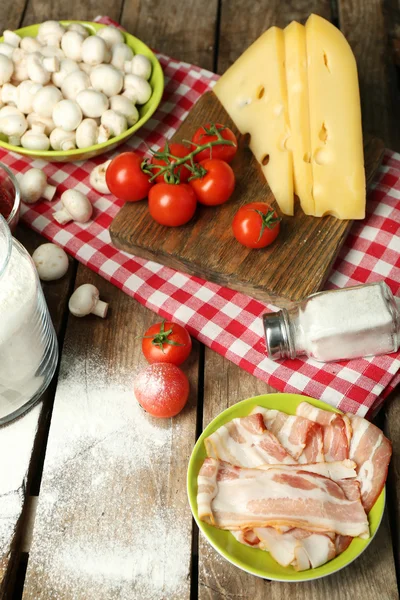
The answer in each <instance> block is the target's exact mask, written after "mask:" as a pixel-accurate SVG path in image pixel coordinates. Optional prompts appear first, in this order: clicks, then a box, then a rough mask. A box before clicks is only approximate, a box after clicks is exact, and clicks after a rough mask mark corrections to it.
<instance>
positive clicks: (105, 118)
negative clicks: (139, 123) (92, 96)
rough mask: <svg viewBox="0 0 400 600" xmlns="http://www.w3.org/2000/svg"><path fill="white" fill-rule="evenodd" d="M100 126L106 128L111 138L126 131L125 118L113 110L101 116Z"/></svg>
mask: <svg viewBox="0 0 400 600" xmlns="http://www.w3.org/2000/svg"><path fill="white" fill-rule="evenodd" d="M101 124H102V125H104V126H105V127H107V129H108V130H109V131H110V133H111V135H112V136H113V137H114V136H117V135H121V134H122V133H124V131H126V130H127V129H128V122H127V120H126V117H124V115H121V114H120V113H117V112H115V111H113V110H106V111H105V112H104V113H103V114H102V115H101Z"/></svg>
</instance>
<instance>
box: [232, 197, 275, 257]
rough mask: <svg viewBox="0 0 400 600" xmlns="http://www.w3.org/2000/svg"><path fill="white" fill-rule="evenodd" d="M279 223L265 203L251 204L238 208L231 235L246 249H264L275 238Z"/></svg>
mask: <svg viewBox="0 0 400 600" xmlns="http://www.w3.org/2000/svg"><path fill="white" fill-rule="evenodd" d="M280 221H281V219H280V218H279V217H278V215H277V214H276V212H275V211H274V210H273V209H272V208H271V207H270V206H269V205H268V204H265V202H251V203H250V204H245V205H244V206H242V207H241V208H239V210H238V212H237V213H236V215H235V216H234V219H233V223H232V229H233V235H234V236H235V238H236V239H237V241H238V242H240V243H241V244H243V246H247V248H265V246H269V245H270V244H272V242H273V241H274V240H275V238H276V237H277V235H278V233H279V230H280Z"/></svg>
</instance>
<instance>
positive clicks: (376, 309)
mask: <svg viewBox="0 0 400 600" xmlns="http://www.w3.org/2000/svg"><path fill="white" fill-rule="evenodd" d="M263 323H264V330H265V340H266V345H267V352H268V356H269V358H271V359H272V360H278V359H280V358H295V357H296V356H299V355H302V354H305V355H307V356H308V357H310V358H314V359H315V360H317V361H321V362H330V361H337V360H343V359H349V358H357V357H361V356H374V355H377V354H389V353H391V352H396V350H397V349H398V347H399V342H400V339H399V338H400V299H398V298H396V299H395V298H394V296H393V294H392V292H391V290H390V288H389V287H388V286H387V285H386V283H384V282H383V281H379V282H377V283H371V284H366V285H359V286H356V287H348V288H342V289H337V290H329V291H327V292H319V293H317V294H313V295H312V296H309V297H308V298H306V299H305V300H302V301H301V302H299V303H298V304H297V305H296V306H295V307H294V308H292V309H285V308H284V309H282V310H280V311H278V312H276V313H269V314H265V315H263Z"/></svg>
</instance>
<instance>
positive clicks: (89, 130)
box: [76, 119, 99, 148]
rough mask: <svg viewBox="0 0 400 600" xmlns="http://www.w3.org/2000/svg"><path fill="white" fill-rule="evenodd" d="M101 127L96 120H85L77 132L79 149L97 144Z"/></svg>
mask: <svg viewBox="0 0 400 600" xmlns="http://www.w3.org/2000/svg"><path fill="white" fill-rule="evenodd" d="M98 135H99V126H98V125H97V123H96V121H95V120H94V119H83V121H82V123H81V124H80V125H79V127H78V129H77V130H76V146H77V148H87V147H88V146H94V145H95V144H97V139H98Z"/></svg>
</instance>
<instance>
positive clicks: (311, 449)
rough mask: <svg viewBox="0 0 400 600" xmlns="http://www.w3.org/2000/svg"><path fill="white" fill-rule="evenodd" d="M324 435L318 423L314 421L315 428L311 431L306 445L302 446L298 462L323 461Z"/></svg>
mask: <svg viewBox="0 0 400 600" xmlns="http://www.w3.org/2000/svg"><path fill="white" fill-rule="evenodd" d="M324 460H325V455H324V437H323V429H322V427H321V426H320V425H318V423H315V428H314V429H313V430H312V431H311V433H310V435H309V437H308V440H307V446H306V447H305V448H304V450H303V453H302V454H300V456H299V459H298V462H299V463H300V464H303V463H317V462H318V463H319V462H324Z"/></svg>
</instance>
